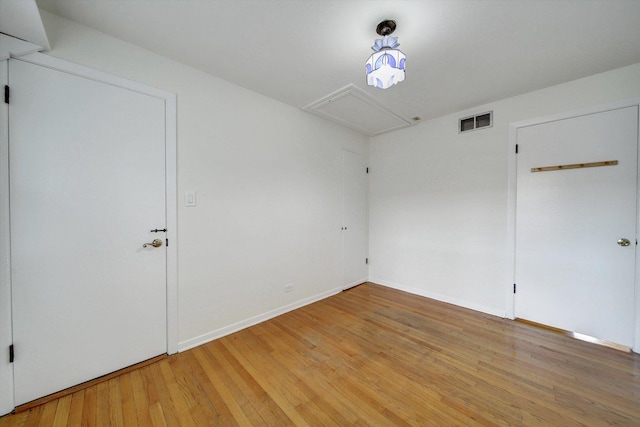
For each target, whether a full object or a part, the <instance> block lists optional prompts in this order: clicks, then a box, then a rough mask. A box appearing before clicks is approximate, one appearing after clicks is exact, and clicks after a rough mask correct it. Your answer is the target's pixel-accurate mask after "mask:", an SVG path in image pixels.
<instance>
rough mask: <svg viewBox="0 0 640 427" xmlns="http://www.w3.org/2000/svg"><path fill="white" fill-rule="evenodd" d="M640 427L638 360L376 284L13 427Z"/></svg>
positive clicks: (93, 390) (47, 408) (48, 408)
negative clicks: (297, 426) (483, 426)
mask: <svg viewBox="0 0 640 427" xmlns="http://www.w3.org/2000/svg"><path fill="white" fill-rule="evenodd" d="M610 424H616V425H627V426H639V425H640V356H638V355H635V354H633V353H624V352H621V351H617V350H614V349H610V348H606V347H601V346H597V345H594V344H589V343H585V342H581V341H577V340H574V339H572V338H569V337H567V336H564V335H562V334H560V333H557V332H553V331H548V330H544V329H540V328H537V327H535V326H532V325H528V324H523V323H520V322H514V321H509V320H504V319H500V318H496V317H493V316H489V315H485V314H481V313H477V312H474V311H471V310H466V309H463V308H459V307H455V306H452V305H448V304H444V303H441V302H437V301H433V300H430V299H426V298H421V297H418V296H415V295H410V294H406V293H403V292H399V291H396V290H392V289H388V288H385V287H382V286H377V285H373V284H364V285H361V286H358V287H356V288H353V289H351V290H349V291H346V292H343V293H341V294H339V295H336V296H333V297H331V298H327V299H325V300H323V301H320V302H317V303H315V304H312V305H309V306H306V307H304V308H301V309H298V310H295V311H293V312H290V313H287V314H285V315H282V316H280V317H277V318H275V319H272V320H269V321H267V322H264V323H261V324H259V325H256V326H253V327H251V328H248V329H245V330H243V331H240V332H238V333H235V334H233V335H229V336H227V337H224V338H222V339H219V340H216V341H213V342H211V343H208V344H205V345H203V346H200V347H198V348H195V349H193V350H189V351H185V352H183V353H179V354H177V355H173V356H170V357H168V358H166V359H164V360H161V361H159V362H157V363H154V364H152V365H149V366H146V367H143V368H141V369H138V370H135V371H133V372H129V373H125V374H123V375H120V376H118V377H116V378H113V379H110V380H109V381H107V382H103V383H100V384H97V385H94V386H91V387H89V388H87V389H85V390H83V391H79V392H76V393H74V394H71V395H68V396H66V397H63V398H60V399H58V400H54V401H52V402H50V403H47V404H44V405H42V406H39V407H36V408H33V409H31V410H28V411H25V412H22V413H19V414H15V415H8V416H5V417H2V418H0V427H5V426H51V425H56V426H66V425H70V426H80V425H86V426H92V425H114V426H121V425H132V426H135V425H138V426H148V425H158V426H164V425H167V426H207V425H221V426H231V425H265V426H279V425H300V426H303V425H309V426H324V425H327V426H328V425H339V426H346V425H373V426H383V425H439V426H454V425H462V426H473V425H527V426H539V425H549V426H574V425H586V426H598V425H610Z"/></svg>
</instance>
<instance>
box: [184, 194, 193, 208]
mask: <svg viewBox="0 0 640 427" xmlns="http://www.w3.org/2000/svg"><path fill="white" fill-rule="evenodd" d="M184 205H185V206H187V207H195V206H196V192H195V191H187V192H185V193H184Z"/></svg>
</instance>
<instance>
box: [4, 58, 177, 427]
mask: <svg viewBox="0 0 640 427" xmlns="http://www.w3.org/2000/svg"><path fill="white" fill-rule="evenodd" d="M10 60H11V61H24V62H28V63H31V64H34V65H38V66H42V67H46V68H50V69H53V70H57V71H61V72H64V73H68V74H72V75H75V76H78V77H82V78H86V79H90V80H94V81H97V82H101V83H105V84H109V85H112V86H116V87H120V88H123V89H128V90H132V91H135V92H138V93H142V94H145V95H149V96H153V97H155V98H158V99H161V100H163V101H164V103H165V144H166V145H165V150H166V151H165V153H166V156H165V159H166V160H165V189H166V190H165V191H166V197H165V203H166V207H165V209H166V218H167V224H166V226H167V234H166V238H167V239H168V241H169V244H168V245H167V246H166V251H167V252H166V253H167V266H166V269H167V271H166V277H167V284H166V286H167V290H166V292H167V308H166V310H167V341H166V343H167V353H168V354H174V353H177V352H178V269H177V267H178V263H177V261H178V250H177V249H178V239H177V236H178V233H177V226H178V221H177V149H176V148H177V134H176V131H177V128H176V115H177V107H176V105H177V103H176V95H175V94H174V93H170V92H167V91H164V90H161V89H156V88H154V87H151V86H146V85H144V84H141V83H137V82H133V81H130V80H126V79H124V78H121V77H117V76H114V75H111V74H108V73H105V72H102V71H98V70H94V69H92V68H89V67H85V66H82V65H78V64H74V63H72V62H68V61H65V60H62V59H58V58H55V57H52V56H49V55H45V54H41V53H32V54H29V55H24V56H20V57H19V58H11V59H10ZM8 66H9V64H8V60H3V61H0V83H1V84H2V85H3V86H4V85H5V84H7V81H8ZM34 123H35V122H34ZM8 124H9V108H8V106H7V105H6V104H5V103H4V102H3V103H2V104H0V236H3V237H2V238H0V415H4V414H7V413H9V412H11V411H12V410H13V409H14V407H15V406H14V404H15V401H14V378H13V365H11V364H10V363H9V354H8V353H9V352H8V348H9V345H11V343H12V341H13V338H12V326H11V319H12V312H11V262H10V256H11V253H10V251H11V246H10V241H9V239H8V236H9V235H10V216H9V203H10V200H9V173H8V170H9V132H8Z"/></svg>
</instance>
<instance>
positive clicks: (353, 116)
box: [303, 84, 414, 136]
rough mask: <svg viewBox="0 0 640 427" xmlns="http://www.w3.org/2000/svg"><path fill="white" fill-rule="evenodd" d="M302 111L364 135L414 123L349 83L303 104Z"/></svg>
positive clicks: (375, 133)
mask: <svg viewBox="0 0 640 427" xmlns="http://www.w3.org/2000/svg"><path fill="white" fill-rule="evenodd" d="M303 110H305V111H307V112H309V113H311V114H315V115H316V116H320V117H323V118H325V119H328V120H331V121H333V122H336V123H339V124H341V125H343V126H346V127H349V128H351V129H354V130H356V131H358V132H361V133H364V134H365V135H368V136H375V135H379V134H381V133H385V132H390V131H392V130H396V129H401V128H404V127H407V126H411V125H413V124H414V122H413V121H412V120H410V119H407V118H405V117H402V116H401V115H399V114H396V113H394V112H393V111H392V110H391V109H390V108H389V107H387V106H386V105H384V104H382V103H380V102H379V101H377V100H376V99H375V98H373V97H372V96H371V95H369V94H367V93H366V92H364V91H363V90H362V89H360V88H358V87H357V86H354V85H352V84H351V85H347V86H345V87H343V88H342V89H340V90H337V91H336V92H333V93H332V94H330V95H327V96H325V97H324V98H321V99H319V100H317V101H315V102H313V103H311V104H309V105H307V106H306V107H304V108H303Z"/></svg>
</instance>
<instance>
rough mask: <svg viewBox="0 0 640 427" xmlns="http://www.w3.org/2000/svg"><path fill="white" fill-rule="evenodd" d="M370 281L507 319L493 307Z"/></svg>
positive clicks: (500, 311) (389, 283)
mask: <svg viewBox="0 0 640 427" xmlns="http://www.w3.org/2000/svg"><path fill="white" fill-rule="evenodd" d="M369 281H370V282H371V283H375V284H378V285H382V286H386V287H388V288H393V289H397V290H399V291H404V292H408V293H410V294H414V295H420V296H421V297H426V298H431V299H434V300H437V301H441V302H446V303H447V304H453V305H457V306H458V307H464V308H468V309H470V310H474V311H479V312H481V313H486V314H490V315H492V316H497V317H505V312H504V310H498V309H495V308H492V307H485V306H482V305H479V304H475V303H472V302H469V301H465V300H461V299H458V298H452V297H450V296H447V295H442V294H438V293H435V292H429V291H425V290H423V289H418V288H413V287H410V286H403V285H399V284H397V283H393V282H389V281H386V280H379V279H376V278H373V277H372V278H370V279H369Z"/></svg>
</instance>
